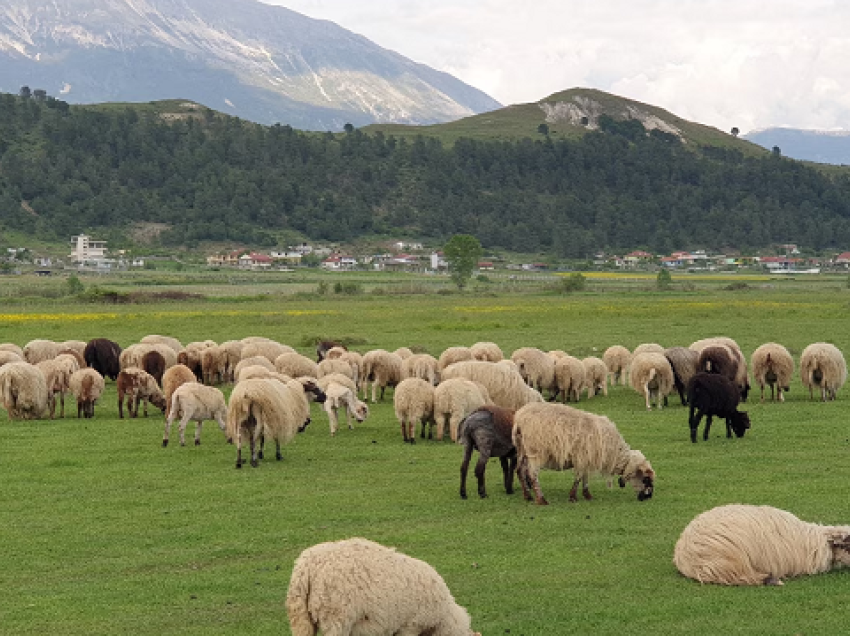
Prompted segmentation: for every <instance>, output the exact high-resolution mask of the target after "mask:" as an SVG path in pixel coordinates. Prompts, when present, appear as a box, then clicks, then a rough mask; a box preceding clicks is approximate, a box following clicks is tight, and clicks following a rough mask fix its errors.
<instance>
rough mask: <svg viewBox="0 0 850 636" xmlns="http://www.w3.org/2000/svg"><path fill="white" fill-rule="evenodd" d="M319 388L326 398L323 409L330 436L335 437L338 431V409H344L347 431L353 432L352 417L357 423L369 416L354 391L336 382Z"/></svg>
mask: <svg viewBox="0 0 850 636" xmlns="http://www.w3.org/2000/svg"><path fill="white" fill-rule="evenodd" d="M326 377H330V376H326ZM341 377H346V376H341ZM346 379H348V378H346ZM319 388H321V389H322V390H323V391H324V392H325V395H326V396H327V399H326V400H325V402H324V404H323V407H324V409H325V413H327V414H328V423H329V425H330V428H331V436H334V435H336V432H337V430H339V423H338V422H339V420H338V416H337V412H338V411H339V409H345V418H346V422H347V424H348V429H349V430H354V426H352V424H351V416H352V415H353V416H354V418H355V419H356V420H357V421H358V422H362V421H364V420H365V419H366V418H367V417H368V416H369V407H368V406H367V405H366V403H365V402H361V401H360V400H358V399H357V391H356V389H353V388H351V387H350V386H346V385H345V384H339V383H337V382H329V383H327V385H325V386H324V387H322V386H320V387H319Z"/></svg>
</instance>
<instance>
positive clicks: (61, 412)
mask: <svg viewBox="0 0 850 636" xmlns="http://www.w3.org/2000/svg"><path fill="white" fill-rule="evenodd" d="M59 404H60V405H61V406H60V408H59V417H61V418H64V417H65V392H64V391H59Z"/></svg>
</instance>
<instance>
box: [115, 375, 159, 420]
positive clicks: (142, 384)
mask: <svg viewBox="0 0 850 636" xmlns="http://www.w3.org/2000/svg"><path fill="white" fill-rule="evenodd" d="M116 384H117V386H118V417H120V418H122V419H123V417H124V400H125V398H126V400H127V411H128V413H129V415H130V417H138V416H139V403H140V402H141V403H143V404H144V407H143V409H144V411H143V412H144V415H145V417H147V416H148V402H150V403H151V404H153V405H154V406H155V407H157V408H158V409H159V410H161V411H162V412H163V413H165V408H166V402H165V396H164V395H163V393H162V391H161V390H160V388H159V386H157V383H156V380H154V379H153V376H152V375H151V374H149V373H148V372H146V371H144V370H143V369H139V368H138V367H128V368H127V369H123V370H122V371H121V373H119V374H118V380H117V381H116Z"/></svg>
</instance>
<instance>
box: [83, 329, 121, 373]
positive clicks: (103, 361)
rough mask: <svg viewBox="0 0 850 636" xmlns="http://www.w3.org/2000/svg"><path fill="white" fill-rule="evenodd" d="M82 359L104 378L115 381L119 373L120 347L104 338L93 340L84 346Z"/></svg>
mask: <svg viewBox="0 0 850 636" xmlns="http://www.w3.org/2000/svg"><path fill="white" fill-rule="evenodd" d="M83 358H85V360H86V364H87V365H88V366H90V367H91V368H92V369H94V370H95V371H97V372H98V373H99V374H100V375H102V376H103V377H104V378H109V379H110V380H115V379H117V378H118V373H119V372H120V371H121V363H120V359H121V347H120V346H119V345H118V343H117V342H113V341H112V340H108V339H106V338H94V339H93V340H89V343H88V344H87V345H86V349H85V352H84V353H83Z"/></svg>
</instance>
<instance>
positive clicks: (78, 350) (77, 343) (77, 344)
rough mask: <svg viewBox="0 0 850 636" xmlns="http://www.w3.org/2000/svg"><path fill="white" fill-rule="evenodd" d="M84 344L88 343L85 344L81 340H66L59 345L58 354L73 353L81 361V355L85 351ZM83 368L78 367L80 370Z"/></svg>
mask: <svg viewBox="0 0 850 636" xmlns="http://www.w3.org/2000/svg"><path fill="white" fill-rule="evenodd" d="M86 344H88V343H85V342H83V341H82V340H66V341H65V342H60V343H59V353H67V352H68V351H73V352H74V353H75V354H76V355H78V356H79V357H80V359H81V360H82V359H83V355H84V353H85V351H86ZM59 353H57V354H56V355H59ZM83 366H85V365H84V364H81V365H80V367H81V368H82V367H83Z"/></svg>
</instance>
